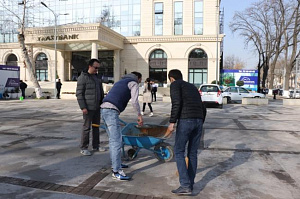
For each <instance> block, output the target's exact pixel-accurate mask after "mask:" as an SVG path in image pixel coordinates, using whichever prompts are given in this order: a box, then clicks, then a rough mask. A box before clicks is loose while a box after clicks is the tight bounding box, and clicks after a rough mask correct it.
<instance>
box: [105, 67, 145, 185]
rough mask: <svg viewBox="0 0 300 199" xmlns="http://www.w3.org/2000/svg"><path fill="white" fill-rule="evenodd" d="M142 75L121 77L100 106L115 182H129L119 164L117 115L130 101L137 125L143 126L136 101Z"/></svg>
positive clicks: (119, 145)
mask: <svg viewBox="0 0 300 199" xmlns="http://www.w3.org/2000/svg"><path fill="white" fill-rule="evenodd" d="M141 80H142V74H141V73H139V72H132V73H131V74H127V75H125V76H123V77H122V79H121V80H120V81H118V82H116V83H115V84H114V86H113V87H112V88H111V90H110V91H109V93H108V94H107V95H106V97H105V98H104V99H103V103H102V104H101V117H102V121H103V122H104V125H105V127H106V128H105V129H106V131H107V133H108V137H109V149H110V150H109V152H110V158H111V162H112V177H113V178H114V179H117V180H130V177H129V176H127V175H126V174H125V173H124V171H123V170H122V168H126V167H128V166H127V165H124V164H122V163H121V148H122V145H123V141H122V132H121V130H122V129H121V125H120V119H119V114H120V113H121V112H123V111H124V110H125V108H126V106H127V104H128V102H129V100H130V99H131V103H132V106H133V108H134V110H135V112H136V114H137V124H138V125H139V126H142V125H143V118H142V115H141V110H140V105H139V101H138V96H139V83H140V82H141Z"/></svg>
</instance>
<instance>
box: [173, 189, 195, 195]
mask: <svg viewBox="0 0 300 199" xmlns="http://www.w3.org/2000/svg"><path fill="white" fill-rule="evenodd" d="M172 193H174V194H176V195H191V194H192V190H191V189H190V188H183V187H179V188H178V189H175V190H172Z"/></svg>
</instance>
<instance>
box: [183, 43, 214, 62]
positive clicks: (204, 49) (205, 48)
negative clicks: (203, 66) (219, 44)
mask: <svg viewBox="0 0 300 199" xmlns="http://www.w3.org/2000/svg"><path fill="white" fill-rule="evenodd" d="M195 49H202V50H203V51H205V53H206V54H207V58H212V57H213V53H212V52H211V50H210V49H209V48H208V47H206V46H205V45H203V44H195V45H192V46H191V47H189V48H188V49H187V50H186V51H185V54H184V58H186V59H188V58H189V55H190V54H191V52H192V51H193V50H195Z"/></svg>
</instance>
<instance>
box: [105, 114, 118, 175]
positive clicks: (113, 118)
mask: <svg viewBox="0 0 300 199" xmlns="http://www.w3.org/2000/svg"><path fill="white" fill-rule="evenodd" d="M101 117H102V121H103V122H104V124H105V127H106V132H107V134H108V137H109V153H110V159H111V163H112V169H113V171H114V172H117V171H118V170H119V169H121V148H122V145H123V142H122V133H121V126H120V120H119V112H118V111H117V110H114V109H101Z"/></svg>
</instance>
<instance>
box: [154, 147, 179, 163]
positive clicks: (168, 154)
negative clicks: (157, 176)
mask: <svg viewBox="0 0 300 199" xmlns="http://www.w3.org/2000/svg"><path fill="white" fill-rule="evenodd" d="M154 151H155V152H154V155H155V157H156V158H157V159H158V160H159V161H161V162H169V161H170V160H172V159H173V157H174V150H173V147H172V146H171V145H170V144H168V143H164V142H162V143H159V144H157V145H155V147H154Z"/></svg>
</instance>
